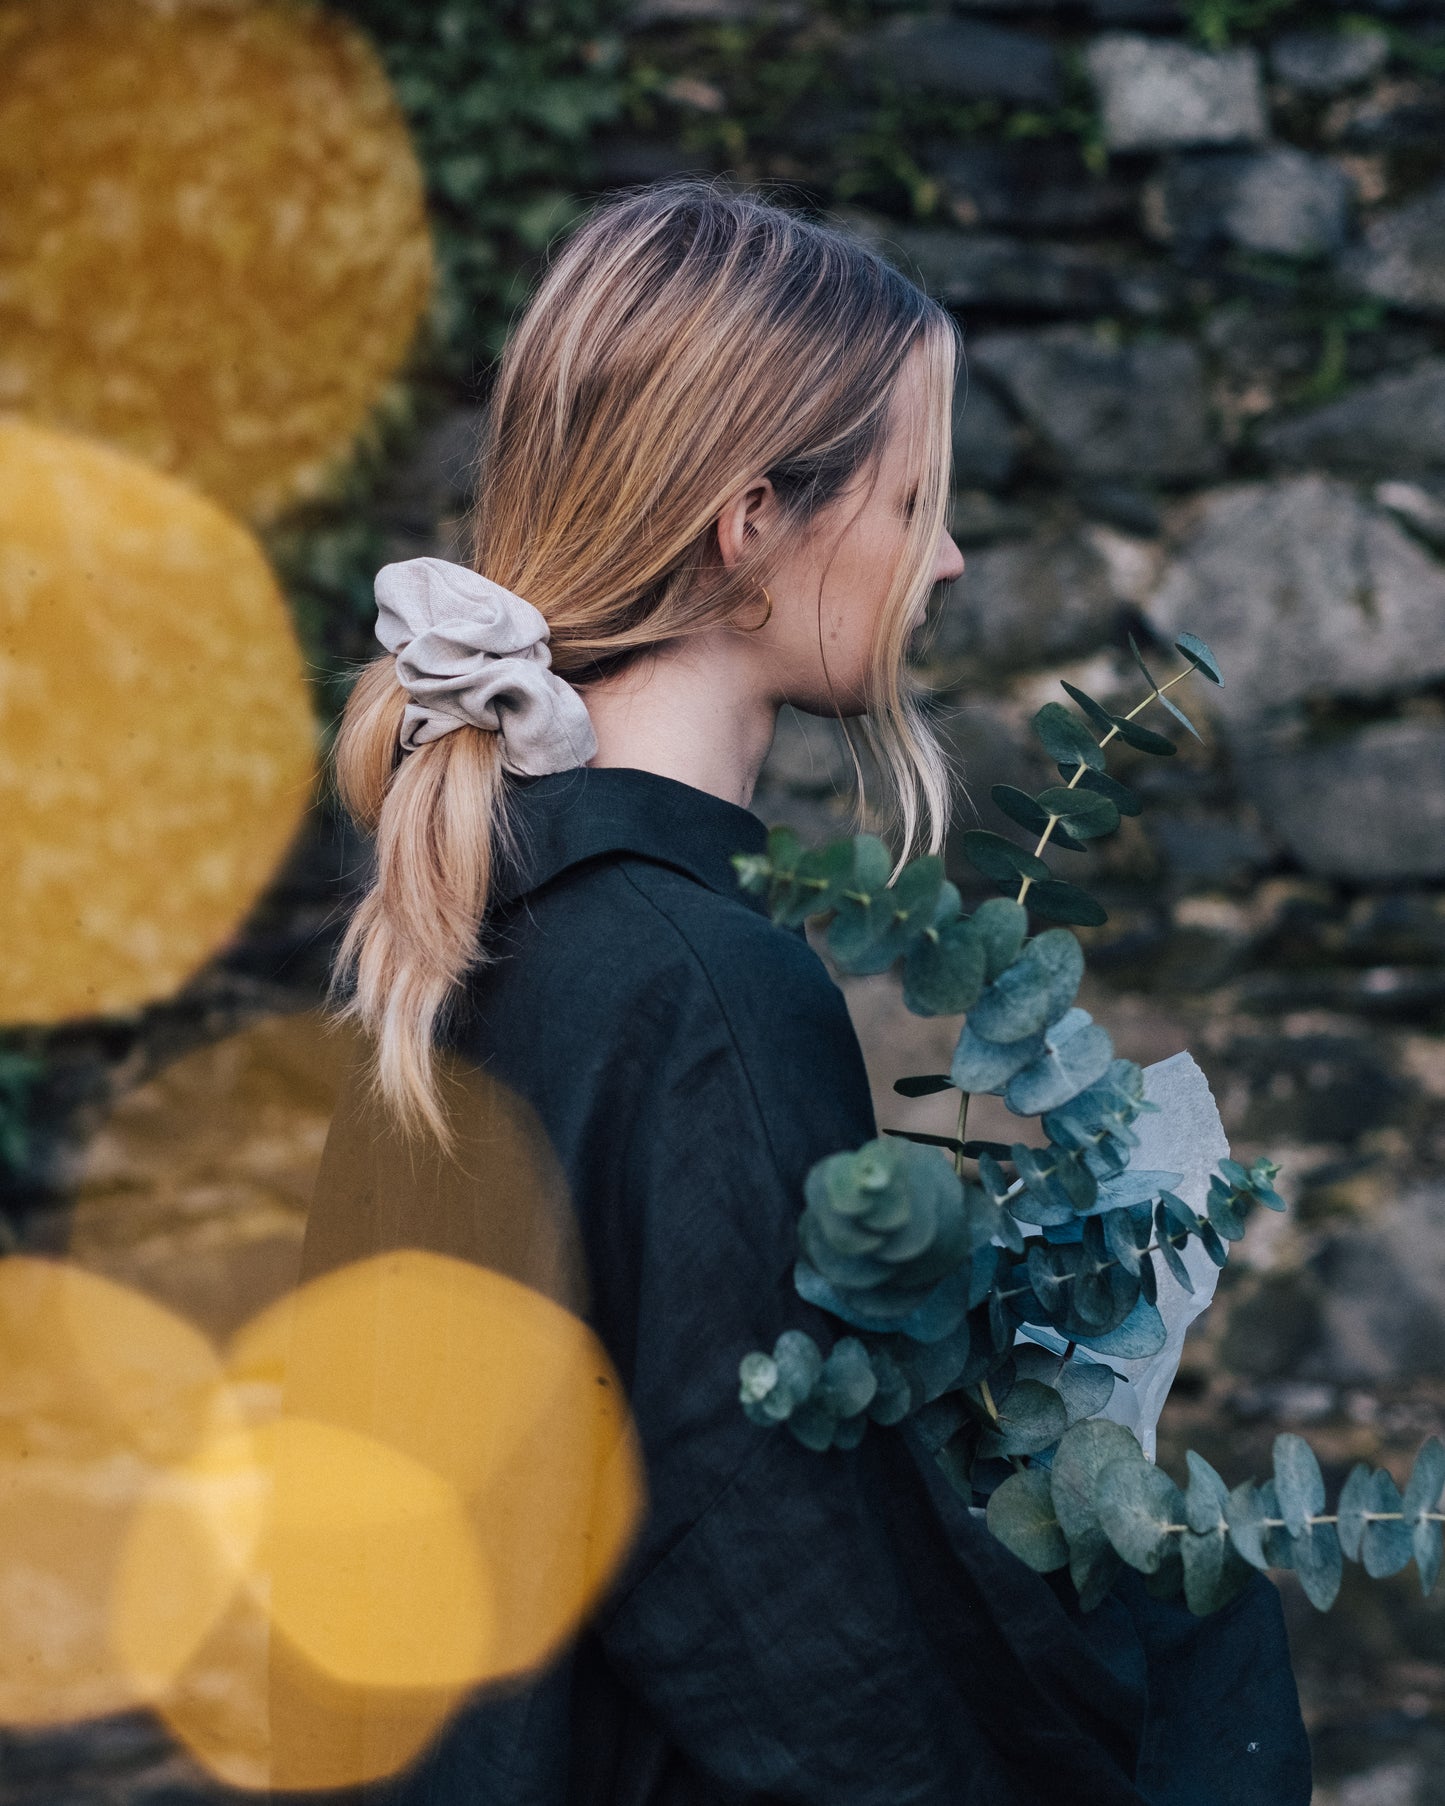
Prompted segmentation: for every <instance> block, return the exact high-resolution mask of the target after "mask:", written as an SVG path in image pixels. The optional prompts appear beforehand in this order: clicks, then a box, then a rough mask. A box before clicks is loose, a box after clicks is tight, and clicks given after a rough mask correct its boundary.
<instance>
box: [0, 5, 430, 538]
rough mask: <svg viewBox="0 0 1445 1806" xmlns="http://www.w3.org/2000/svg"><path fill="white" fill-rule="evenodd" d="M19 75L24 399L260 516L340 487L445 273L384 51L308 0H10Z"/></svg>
mask: <svg viewBox="0 0 1445 1806" xmlns="http://www.w3.org/2000/svg"><path fill="white" fill-rule="evenodd" d="M0 68H3V70H4V72H5V75H4V82H3V84H0V191H3V192H4V194H5V197H6V200H5V215H4V220H3V225H0V408H10V409H15V410H18V411H20V412H22V413H24V414H26V415H29V416H30V417H31V418H33V419H35V420H37V421H40V422H43V423H46V424H49V425H52V426H57V427H65V428H70V429H73V430H75V431H78V432H83V433H87V434H93V435H94V436H95V437H97V438H100V439H104V440H106V441H107V442H108V443H110V444H113V445H115V446H117V447H119V448H122V449H124V450H126V451H129V452H131V453H133V454H134V455H135V456H136V457H138V458H141V459H143V460H145V461H146V462H147V463H149V464H152V465H155V466H156V467H157V468H159V469H162V470H166V471H170V472H172V473H174V474H175V475H177V476H181V477H184V478H185V479H186V480H188V481H189V482H192V483H194V484H195V485H196V486H197V487H198V488H200V489H203V490H205V491H206V492H207V493H208V494H210V495H212V496H214V497H215V498H216V499H218V500H219V501H221V502H223V503H225V504H226V506H228V507H230V508H233V509H235V510H236V511H237V512H238V513H239V514H241V515H244V516H246V517H248V518H250V519H253V520H256V521H265V520H269V519H270V518H272V517H273V516H274V515H276V514H277V513H278V512H279V511H280V510H281V509H283V508H284V507H285V506H286V505H287V504H288V503H289V502H292V501H295V500H297V499H301V498H304V497H308V496H313V495H315V494H317V493H319V492H321V491H322V490H323V489H324V487H325V483H326V479H327V475H328V472H329V470H330V469H331V468H332V467H333V466H334V465H335V464H336V463H337V461H338V459H340V458H341V457H342V456H343V455H344V454H346V453H347V451H348V449H349V447H350V446H351V443H352V441H353V439H354V437H355V435H356V433H357V431H358V429H359V428H360V427H361V426H362V425H363V423H364V422H365V421H366V419H367V417H368V416H369V415H370V413H371V412H372V410H373V408H374V407H375V406H376V404H377V402H378V401H379V400H381V399H382V397H383V395H384V393H385V391H386V387H387V384H388V383H389V382H390V380H391V379H392V378H393V377H394V375H395V374H396V372H397V370H398V368H399V367H400V365H401V363H402V360H403V359H404V357H405V354H406V351H407V348H408V346H409V345H410V343H411V340H412V338H413V335H414V333H415V329H416V326H417V323H418V320H419V319H420V317H421V314H422V311H423V309H424V307H425V305H426V301H427V298H428V296H429V294H430V292H431V287H432V281H433V263H432V248H431V239H430V233H429V230H428V226H427V221H426V215H425V205H424V191H423V181H422V175H421V171H420V168H419V166H418V163H417V159H416V155H415V152H414V151H413V148H412V144H411V139H410V136H409V134H408V132H407V128H406V124H405V121H404V119H403V117H402V115H401V111H400V108H399V107H398V105H397V102H396V97H395V95H394V93H393V91H392V88H391V84H390V82H389V81H388V79H387V76H386V73H385V71H384V69H383V68H382V66H381V63H380V60H379V59H378V57H377V55H376V53H375V51H374V50H373V49H372V48H371V45H370V43H369V41H368V40H367V39H366V37H365V36H364V35H363V34H362V33H361V32H360V31H358V30H357V29H356V28H355V26H353V25H351V24H350V23H349V22H347V21H345V20H343V19H340V18H337V17H335V16H334V15H331V14H328V13H327V12H326V11H325V10H324V9H322V8H320V7H317V6H314V5H298V4H294V3H291V0H243V3H238V0H0Z"/></svg>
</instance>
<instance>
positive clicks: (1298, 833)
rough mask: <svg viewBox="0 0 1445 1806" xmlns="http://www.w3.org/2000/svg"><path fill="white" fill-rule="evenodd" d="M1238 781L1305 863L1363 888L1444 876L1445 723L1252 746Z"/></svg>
mask: <svg viewBox="0 0 1445 1806" xmlns="http://www.w3.org/2000/svg"><path fill="white" fill-rule="evenodd" d="M1239 775H1240V778H1241V780H1242V782H1243V785H1244V788H1245V790H1246V791H1247V792H1248V794H1249V795H1250V797H1251V798H1252V799H1253V801H1254V802H1255V804H1256V805H1257V807H1258V808H1259V811H1260V814H1261V815H1262V816H1263V817H1264V818H1265V820H1266V821H1267V822H1268V824H1269V825H1270V827H1271V828H1272V829H1273V830H1274V832H1275V833H1276V834H1277V835H1278V836H1279V838H1280V839H1281V840H1282V841H1283V842H1284V844H1285V845H1286V846H1287V847H1288V848H1289V850H1290V852H1291V853H1293V854H1294V856H1295V858H1296V859H1297V860H1298V861H1299V862H1300V864H1301V865H1303V866H1304V867H1306V869H1307V870H1309V871H1311V872H1317V873H1319V874H1320V875H1321V876H1322V877H1327V878H1343V879H1346V880H1348V881H1350V882H1353V883H1358V884H1390V883H1399V882H1403V881H1406V880H1411V879H1429V878H1445V724H1442V723H1441V722H1437V721H1413V720H1404V721H1378V722H1373V723H1371V724H1370V725H1368V726H1366V727H1362V728H1358V729H1356V730H1355V731H1354V732H1353V733H1350V734H1346V735H1342V736H1341V737H1339V738H1338V739H1330V740H1324V741H1321V742H1319V743H1317V744H1311V743H1308V742H1304V743H1301V744H1298V745H1295V746H1291V747H1268V746H1256V747H1253V748H1251V749H1250V750H1249V751H1248V752H1247V753H1245V754H1244V755H1243V756H1242V757H1241V759H1240V761H1239Z"/></svg>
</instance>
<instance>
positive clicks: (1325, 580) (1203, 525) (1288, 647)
mask: <svg viewBox="0 0 1445 1806" xmlns="http://www.w3.org/2000/svg"><path fill="white" fill-rule="evenodd" d="M1147 613H1148V615H1149V618H1150V620H1151V622H1152V623H1153V625H1154V627H1155V628H1156V630H1157V631H1158V633H1159V634H1160V635H1161V636H1165V637H1167V638H1170V639H1172V638H1173V636H1174V635H1175V634H1177V633H1180V632H1193V633H1197V634H1199V635H1200V637H1201V638H1202V639H1204V640H1206V641H1207V642H1208V643H1209V645H1210V646H1212V647H1213V648H1214V651H1215V653H1216V654H1217V655H1218V658H1219V661H1220V664H1221V667H1222V669H1223V672H1224V678H1225V686H1224V688H1223V689H1222V690H1220V689H1215V688H1214V687H1213V686H1212V685H1191V686H1190V688H1191V694H1192V695H1193V697H1194V698H1195V701H1196V702H1197V703H1200V704H1205V705H1209V706H1212V707H1213V708H1214V709H1215V710H1217V711H1218V713H1219V714H1220V716H1221V717H1222V718H1223V720H1224V721H1225V723H1226V724H1227V725H1228V727H1229V728H1230V729H1231V731H1232V732H1233V733H1235V734H1236V735H1238V736H1241V737H1243V736H1248V735H1249V734H1251V733H1252V732H1254V731H1255V730H1256V729H1258V728H1260V727H1262V726H1264V725H1266V724H1268V723H1269V722H1271V721H1272V720H1275V719H1277V718H1279V717H1285V718H1288V717H1290V716H1292V715H1293V713H1294V712H1295V711H1296V710H1297V708H1298V705H1300V704H1301V703H1302V702H1303V701H1304V700H1305V699H1306V698H1307V697H1312V696H1326V697H1327V696H1331V695H1348V696H1354V697H1364V698H1383V697H1389V696H1392V695H1396V694H1399V693H1402V692H1404V691H1407V690H1412V689H1415V688H1417V687H1418V686H1419V685H1420V684H1421V683H1426V682H1429V681H1430V680H1432V679H1434V678H1438V677H1445V569H1442V567H1441V566H1440V565H1439V564H1437V563H1436V562H1435V560H1434V559H1433V558H1431V557H1430V555H1429V554H1428V553H1427V552H1426V551H1425V550H1424V549H1423V548H1422V547H1421V546H1420V545H1418V544H1417V543H1416V542H1415V541H1414V540H1413V539H1411V538H1410V537H1409V535H1408V534H1407V533H1406V532H1405V531H1404V530H1403V528H1401V527H1400V526H1399V525H1398V524H1397V523H1396V522H1395V521H1394V520H1393V519H1392V518H1391V517H1390V516H1389V515H1387V514H1385V513H1383V512H1382V511H1381V510H1380V509H1378V508H1375V507H1372V506H1371V505H1370V504H1369V503H1367V502H1365V501H1363V500H1362V499H1361V498H1360V496H1359V495H1358V494H1357V493H1356V491H1355V490H1354V489H1353V488H1351V487H1350V486H1349V485H1348V484H1346V483H1343V482H1340V481H1339V480H1337V479H1333V478H1328V477H1321V476H1303V477H1290V478H1282V479H1280V480H1279V481H1276V482H1273V483H1250V484H1239V485H1234V486H1230V487H1229V488H1225V489H1220V490H1216V491H1215V492H1214V493H1213V494H1211V495H1209V496H1208V497H1207V498H1206V499H1205V500H1204V502H1203V503H1202V505H1201V507H1200V508H1199V511H1198V513H1197V515H1196V518H1195V521H1194V525H1193V528H1192V530H1191V531H1190V532H1189V533H1188V534H1187V536H1186V537H1185V538H1184V540H1183V541H1182V543H1181V544H1180V546H1179V549H1178V551H1177V553H1176V555H1175V556H1174V558H1173V559H1172V560H1171V561H1170V563H1169V565H1168V566H1167V567H1166V570H1165V572H1164V575H1163V578H1162V579H1161V581H1160V584H1159V587H1158V588H1157V589H1156V591H1155V592H1154V594H1153V596H1152V597H1151V598H1150V600H1149V602H1148V605H1147Z"/></svg>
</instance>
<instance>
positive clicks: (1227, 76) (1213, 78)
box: [1084, 32, 1269, 151]
mask: <svg viewBox="0 0 1445 1806" xmlns="http://www.w3.org/2000/svg"><path fill="white" fill-rule="evenodd" d="M1084 60H1085V64H1086V66H1087V68H1088V72H1089V75H1090V78H1091V79H1092V81H1093V83H1094V88H1095V91H1096V93H1097V94H1098V97H1099V104H1100V106H1101V108H1102V109H1103V115H1104V138H1105V141H1106V143H1107V144H1108V146H1109V149H1110V150H1115V151H1150V150H1171V149H1176V148H1180V147H1182V146H1185V145H1192V144H1258V143H1260V142H1262V141H1263V139H1264V138H1265V137H1266V136H1267V135H1268V131H1269V126H1268V121H1267V119H1266V117H1265V107H1264V89H1263V85H1262V83H1261V80H1260V65H1259V56H1258V53H1257V52H1255V51H1253V50H1224V51H1207V50H1194V49H1192V48H1190V46H1188V45H1187V44H1179V43H1174V42H1170V41H1168V40H1165V39H1159V38H1146V37H1143V36H1141V35H1138V34H1136V33H1133V32H1108V33H1106V34H1105V35H1104V36H1103V37H1100V38H1096V39H1095V40H1094V42H1093V43H1092V44H1091V45H1090V46H1089V47H1088V49H1087V51H1086V52H1085V53H1084Z"/></svg>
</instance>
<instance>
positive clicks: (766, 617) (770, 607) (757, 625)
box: [747, 583, 773, 633]
mask: <svg viewBox="0 0 1445 1806" xmlns="http://www.w3.org/2000/svg"><path fill="white" fill-rule="evenodd" d="M758 588H759V589H760V590H762V592H763V600H764V602H766V603H767V605H768V612H767V613H766V614H765V615H764V616H763V618H762V620H761V621H754V622H753V624H752V626H751V627H749V628H748V629H747V632H749V633H756V632H757V631H758V629H759V628H760V627H766V626H767V624H768V622H769V621H771V620H772V618H773V598H772V597H771V596H770V595H769V594H768V591H767V588H766V587H765V585H763V584H761V583H760V584H759V585H758Z"/></svg>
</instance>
